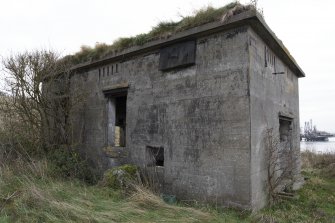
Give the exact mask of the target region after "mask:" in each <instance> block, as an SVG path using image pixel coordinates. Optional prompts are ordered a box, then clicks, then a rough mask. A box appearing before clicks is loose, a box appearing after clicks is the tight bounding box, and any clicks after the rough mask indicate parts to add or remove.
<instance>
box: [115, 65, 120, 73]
mask: <svg viewBox="0 0 335 223" xmlns="http://www.w3.org/2000/svg"><path fill="white" fill-rule="evenodd" d="M118 72H119V66H118V64H115V73H118Z"/></svg>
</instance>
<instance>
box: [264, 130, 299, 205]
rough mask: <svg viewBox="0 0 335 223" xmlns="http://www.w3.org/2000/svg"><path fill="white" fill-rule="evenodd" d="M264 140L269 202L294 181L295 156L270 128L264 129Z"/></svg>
mask: <svg viewBox="0 0 335 223" xmlns="http://www.w3.org/2000/svg"><path fill="white" fill-rule="evenodd" d="M264 141H265V148H266V165H267V166H266V168H267V172H268V173H267V176H268V179H267V183H268V192H269V195H270V204H271V203H273V202H274V201H275V200H276V199H277V197H278V192H281V191H283V190H285V189H288V188H291V185H292V183H293V181H294V172H295V168H296V165H295V163H296V161H297V156H296V154H295V153H294V151H293V149H292V148H290V147H286V146H285V145H284V146H283V145H280V140H279V137H278V136H276V135H275V134H274V133H273V129H272V128H270V129H267V130H266V132H265V137H264ZM288 148H289V149H288Z"/></svg>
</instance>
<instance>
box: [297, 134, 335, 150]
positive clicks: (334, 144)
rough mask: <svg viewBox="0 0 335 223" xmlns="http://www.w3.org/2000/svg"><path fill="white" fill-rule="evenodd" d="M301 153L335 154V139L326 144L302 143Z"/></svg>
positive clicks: (330, 139)
mask: <svg viewBox="0 0 335 223" xmlns="http://www.w3.org/2000/svg"><path fill="white" fill-rule="evenodd" d="M300 150H301V151H306V150H309V151H312V152H315V153H335V138H334V137H332V138H329V141H326V142H305V141H301V142H300Z"/></svg>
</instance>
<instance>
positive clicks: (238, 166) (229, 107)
mask: <svg viewBox="0 0 335 223" xmlns="http://www.w3.org/2000/svg"><path fill="white" fill-rule="evenodd" d="M196 42H197V44H196V61H195V65H193V66H190V67H186V68H178V69H174V70H170V71H166V72H162V71H159V70H158V65H159V58H160V54H159V51H158V50H156V51H152V52H149V53H147V54H145V55H140V56H137V57H133V58H124V60H123V61H118V62H115V63H112V64H106V65H105V66H101V67H97V68H94V69H93V68H92V69H90V70H87V71H85V72H80V73H77V74H76V75H74V76H73V78H72V82H73V85H74V86H76V85H82V86H83V88H84V89H86V90H87V91H88V95H87V98H86V99H87V100H85V105H84V106H83V107H82V109H81V110H80V111H78V112H77V113H76V114H75V116H74V123H75V126H76V127H75V129H76V130H78V132H76V133H75V137H74V138H76V141H78V142H80V143H78V145H80V146H81V147H82V150H84V151H86V152H87V154H88V156H89V157H90V158H91V159H92V161H93V162H94V164H95V165H96V166H97V167H99V168H100V169H101V170H103V169H106V168H108V167H109V166H110V165H113V164H115V159H109V158H108V157H107V156H106V153H105V152H104V148H106V145H107V138H106V135H107V133H106V129H107V127H106V126H107V114H106V105H107V99H106V98H105V96H104V94H103V90H106V89H113V88H117V86H129V89H128V95H127V128H126V147H127V148H125V150H126V151H127V152H128V154H129V160H131V161H132V162H134V163H136V164H137V165H139V166H145V165H146V164H148V157H147V155H146V150H147V149H146V148H147V146H159V147H164V159H165V160H164V170H163V174H164V191H165V192H166V193H168V194H175V195H177V197H178V198H180V199H187V200H190V199H197V200H202V201H208V202H214V203H221V204H222V203H223V204H226V205H235V206H240V207H245V208H250V198H251V191H250V180H251V179H250V171H251V170H250V155H251V154H250V137H251V136H250V107H249V96H248V75H249V69H248V68H249V54H248V49H249V46H248V44H249V33H248V28H247V27H240V28H237V29H234V30H229V31H225V32H221V33H218V34H213V35H210V36H207V37H202V38H198V39H197V41H196ZM116 64H117V66H118V72H117V73H116V72H115V67H116ZM111 66H113V71H114V72H113V74H111ZM107 67H109V74H108V75H107ZM99 69H100V71H99ZM103 69H105V72H103Z"/></svg>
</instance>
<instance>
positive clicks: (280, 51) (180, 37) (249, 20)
mask: <svg viewBox="0 0 335 223" xmlns="http://www.w3.org/2000/svg"><path fill="white" fill-rule="evenodd" d="M246 25H247V26H250V27H251V28H252V29H253V30H254V31H255V32H256V33H257V34H258V35H259V36H260V37H261V38H262V39H263V41H264V42H265V43H266V44H267V45H268V46H269V47H270V48H271V49H272V50H273V51H274V52H276V55H277V56H278V57H279V58H280V59H281V60H282V61H283V62H284V63H285V64H286V65H287V66H288V67H289V68H290V69H291V70H292V71H293V73H295V74H296V75H297V76H298V77H305V73H304V72H303V71H302V69H301V68H300V67H299V65H298V64H297V62H296V61H295V60H294V58H293V57H292V56H291V54H290V53H289V52H288V50H287V49H286V47H285V46H284V44H283V43H282V42H281V41H280V40H279V39H278V38H277V37H276V35H275V34H274V32H273V31H272V30H271V29H270V28H269V26H268V25H267V24H266V23H265V21H264V19H263V18H262V16H261V15H260V14H259V13H258V12H257V11H256V10H248V11H245V12H242V13H240V14H237V15H234V16H232V17H231V18H230V19H229V20H228V21H226V22H221V21H217V22H212V23H207V24H204V25H201V26H197V27H194V28H191V29H188V30H186V31H182V32H179V33H176V34H174V35H173V36H171V37H170V38H168V39H162V40H154V41H151V42H148V43H146V44H144V45H142V46H134V47H130V48H127V49H125V50H123V51H121V52H117V53H115V54H112V55H110V56H107V57H105V58H103V59H100V60H96V61H89V62H85V63H81V64H78V65H75V66H73V67H72V70H73V71H81V70H86V69H91V68H94V67H98V66H102V65H104V64H108V63H112V62H117V61H123V60H126V59H128V58H131V57H134V56H138V55H141V54H145V53H148V52H152V51H155V50H159V49H160V48H163V47H166V46H169V45H171V44H174V43H177V42H182V41H186V40H193V39H196V38H199V37H204V36H208V35H211V34H214V33H218V32H221V31H224V30H229V29H233V28H237V27H241V26H246Z"/></svg>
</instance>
